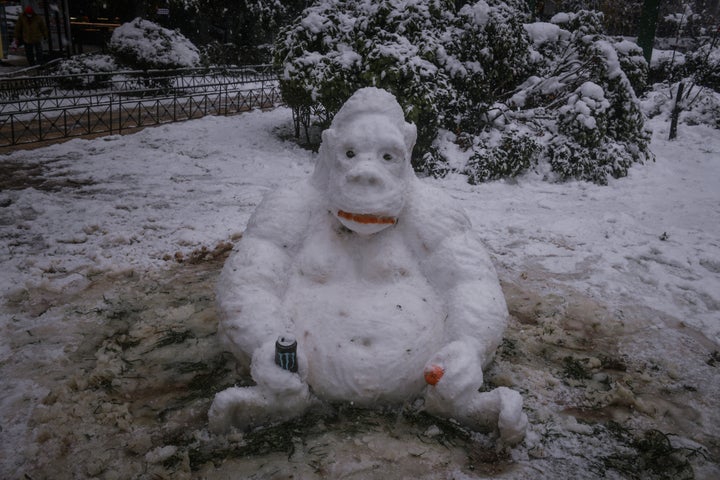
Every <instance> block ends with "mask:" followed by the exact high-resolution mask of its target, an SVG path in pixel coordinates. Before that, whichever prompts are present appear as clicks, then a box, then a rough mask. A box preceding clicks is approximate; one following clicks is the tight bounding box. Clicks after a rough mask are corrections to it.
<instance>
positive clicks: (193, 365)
mask: <svg viewBox="0 0 720 480" xmlns="http://www.w3.org/2000/svg"><path fill="white" fill-rule="evenodd" d="M650 126H651V127H652V128H653V130H654V138H653V144H652V150H653V152H654V153H655V154H656V156H657V160H656V162H655V163H651V164H648V165H645V166H635V167H633V168H632V169H631V171H630V175H629V177H628V178H624V179H620V180H614V181H611V182H610V185H609V186H607V187H600V186H595V185H592V184H586V183H575V182H571V183H566V184H549V183H547V182H544V181H542V180H541V179H540V178H539V174H529V175H528V176H526V177H524V178H521V179H519V180H518V181H516V182H494V183H489V184H483V185H478V186H472V185H469V184H467V183H466V182H465V181H464V178H463V177H462V176H460V175H458V176H451V177H449V178H446V179H442V180H433V179H425V180H423V181H427V182H431V183H433V184H435V185H437V186H440V187H441V188H443V189H445V190H446V191H447V192H448V193H449V194H450V195H451V196H453V197H455V198H456V199H458V200H459V201H460V202H461V203H462V204H463V206H464V208H465V209H466V210H467V212H468V213H469V214H470V216H471V219H472V221H473V223H474V225H475V228H476V229H477V230H478V231H479V232H480V235H481V236H482V238H483V240H484V241H485V243H486V246H487V248H488V249H489V251H490V253H491V255H492V257H493V261H494V262H495V265H496V267H497V269H498V273H499V275H500V279H501V282H502V285H503V290H504V293H505V296H506V298H507V301H508V306H509V309H510V312H511V315H512V318H511V322H510V327H509V328H508V330H507V332H506V335H505V339H504V341H503V344H502V346H501V348H500V350H499V351H498V354H497V357H496V361H495V363H494V365H493V367H492V368H491V370H490V371H489V373H488V376H487V377H488V378H487V380H488V387H493V386H509V387H511V388H513V389H516V390H518V391H520V392H521V393H522V394H523V398H524V401H525V408H526V412H527V414H528V417H529V419H530V427H529V431H528V436H527V438H526V440H525V442H524V443H522V444H520V445H519V446H517V447H515V448H512V449H497V448H495V443H494V439H493V438H491V437H487V436H483V435H479V434H473V433H470V432H467V431H464V430H463V429H462V428H460V427H458V426H456V425H454V424H452V423H450V422H445V421H441V420H438V419H435V418H432V417H428V416H425V415H422V414H418V413H417V412H414V411H413V410H412V409H410V408H408V409H405V410H402V411H365V410H360V409H355V408H353V407H352V406H350V405H334V406H329V407H328V408H327V411H322V412H315V413H313V414H311V415H309V416H306V417H303V418H300V419H298V420H295V421H293V422H291V423H290V424H286V425H281V426H278V427H276V428H271V429H267V430H264V431H261V432H256V433H253V434H239V433H231V434H228V435H212V434H210V433H209V432H208V430H207V409H208V407H209V404H210V402H211V401H212V398H213V395H214V394H215V393H216V392H217V391H220V390H222V389H223V388H226V387H228V386H231V385H234V384H240V385H242V384H246V383H247V382H248V381H249V376H248V374H247V371H246V370H245V369H243V368H242V366H238V365H236V363H235V361H234V360H233V359H232V357H231V356H230V355H228V354H226V353H224V352H222V351H221V349H220V348H219V346H218V343H217V338H216V335H215V333H216V329H217V319H216V311H215V304H214V293H213V288H214V283H215V282H216V280H217V276H218V274H219V271H220V268H221V266H222V263H223V261H224V260H225V258H226V256H227V254H228V251H229V249H230V248H231V247H232V245H233V244H234V243H236V242H237V241H239V240H240V238H241V236H242V232H243V230H244V226H245V223H246V221H247V219H248V217H249V215H250V214H251V213H252V211H253V210H254V208H255V206H256V205H257V203H258V202H259V201H260V199H261V198H262V195H263V194H264V193H265V192H267V191H268V190H270V189H272V188H274V187H276V186H277V185H280V184H283V183H286V182H288V181H291V180H295V179H299V178H302V177H304V176H307V175H310V173H311V172H312V170H313V166H314V160H315V154H313V153H312V152H309V151H307V150H304V149H302V148H300V147H298V146H297V145H296V144H295V143H294V142H293V141H292V139H291V138H290V137H291V131H292V128H291V127H292V124H291V115H290V112H289V111H288V110H285V109H278V110H275V111H273V112H266V113H261V112H252V113H249V114H246V115H241V116H237V117H231V118H215V117H210V118H204V119H201V120H196V121H192V122H187V123H183V124H177V125H172V126H162V127H157V128H151V129H146V130H144V131H142V132H140V133H137V134H134V135H128V136H111V137H104V138H99V139H94V140H73V141H70V142H67V143H64V144H59V145H54V146H51V147H47V148H42V149H37V150H32V151H17V152H14V153H12V154H9V155H5V156H3V157H0V172H2V175H0V189H1V191H0V239H1V241H0V262H1V263H2V270H1V273H0V292H1V294H2V297H3V298H2V306H1V307H0V379H2V385H3V390H4V393H3V396H2V397H1V398H0V415H1V420H2V421H1V425H2V429H0V477H3V478H22V477H25V476H26V478H87V477H97V478H108V479H110V478H289V476H290V475H294V478H309V479H311V478H333V479H334V478H427V479H436V478H437V479H450V478H454V479H458V480H462V479H468V478H485V477H487V476H493V477H494V478H633V477H635V478H637V477H640V478H699V479H703V478H718V477H719V476H720V462H719V461H718V458H720V435H719V433H718V432H720V401H719V400H718V398H720V346H719V344H720V188H718V179H720V161H719V160H718V159H720V135H718V131H717V130H712V129H709V128H706V127H701V126H695V127H689V126H684V125H683V126H681V129H680V138H679V139H678V140H676V141H674V142H669V141H666V140H665V138H666V137H667V128H668V126H667V124H666V123H662V122H660V121H657V120H653V121H652V122H651V124H650Z"/></svg>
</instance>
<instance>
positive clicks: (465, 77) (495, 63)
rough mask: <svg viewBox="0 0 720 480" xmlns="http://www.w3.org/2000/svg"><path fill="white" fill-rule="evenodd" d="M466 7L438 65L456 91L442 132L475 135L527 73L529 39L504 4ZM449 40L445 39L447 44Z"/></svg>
mask: <svg viewBox="0 0 720 480" xmlns="http://www.w3.org/2000/svg"><path fill="white" fill-rule="evenodd" d="M494 3H497V5H496V6H491V5H490V4H489V3H486V2H476V3H474V4H469V5H465V6H464V7H463V8H462V9H460V11H459V12H458V14H457V16H456V20H455V25H454V27H453V28H452V29H451V30H450V32H449V35H446V36H445V37H444V38H445V39H446V41H445V42H444V43H445V45H444V51H443V53H444V55H442V56H441V57H440V58H439V63H440V65H441V66H442V67H443V69H444V70H445V71H447V72H448V74H449V76H450V78H451V79H452V83H453V87H454V91H453V95H452V102H451V104H450V109H449V112H448V115H447V120H448V121H447V122H445V124H444V126H445V127H446V128H450V129H454V130H461V131H468V132H473V133H477V132H479V131H480V130H482V128H483V127H484V123H485V122H484V121H483V117H484V115H485V114H486V113H487V111H488V109H489V108H490V105H492V104H493V103H494V102H495V101H496V99H497V98H498V97H501V96H502V95H504V94H506V93H507V92H509V91H512V90H513V89H514V88H515V87H516V86H517V85H518V84H519V83H520V82H521V81H522V80H524V79H525V78H527V76H528V74H529V73H530V71H531V70H530V40H529V38H528V35H527V34H526V32H525V30H524V29H523V25H522V20H523V17H522V16H520V15H518V10H515V9H512V8H510V7H509V6H508V5H507V4H506V3H505V2H494ZM447 40H449V41H447Z"/></svg>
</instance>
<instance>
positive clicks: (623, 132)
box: [513, 11, 652, 183]
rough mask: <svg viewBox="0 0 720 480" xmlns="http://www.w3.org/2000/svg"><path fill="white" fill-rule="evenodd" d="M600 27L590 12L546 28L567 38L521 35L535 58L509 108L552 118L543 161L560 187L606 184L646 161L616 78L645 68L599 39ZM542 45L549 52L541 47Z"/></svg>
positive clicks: (626, 93) (635, 109) (615, 44)
mask: <svg viewBox="0 0 720 480" xmlns="http://www.w3.org/2000/svg"><path fill="white" fill-rule="evenodd" d="M601 19H602V17H601V15H600V14H598V13H595V12H586V11H581V12H578V13H577V14H558V15H556V16H555V17H553V19H552V23H553V24H555V25H556V26H557V27H558V28H560V29H561V31H563V30H564V31H565V32H567V33H561V32H556V31H555V30H554V29H553V28H552V27H547V30H549V31H550V32H554V33H553V34H548V33H547V32H544V29H542V28H540V29H538V28H536V29H535V30H532V29H529V32H530V33H531V36H533V40H534V45H535V46H536V48H537V47H540V48H537V50H538V53H540V54H541V55H543V58H542V59H541V60H539V61H538V65H540V68H539V69H538V72H537V74H536V77H534V78H531V80H530V81H529V82H527V83H526V84H525V85H523V88H521V90H520V92H519V93H518V94H516V95H515V96H514V97H513V103H514V104H516V105H518V106H520V107H523V108H527V109H530V110H532V109H534V108H538V107H541V108H542V110H541V111H542V114H543V116H547V114H548V112H549V111H550V112H552V113H554V122H550V123H554V125H549V126H548V127H547V129H548V130H549V131H553V132H554V135H553V136H552V138H551V139H550V142H549V144H548V149H547V154H548V159H549V162H550V166H551V167H552V170H553V171H554V172H555V173H556V174H557V175H559V177H560V178H561V179H567V178H578V179H583V180H590V181H593V182H596V183H606V182H607V179H608V178H609V177H615V178H618V177H622V176H625V175H626V174H627V170H628V168H629V167H630V166H631V165H632V164H633V163H636V162H644V161H645V160H647V159H650V158H652V154H651V152H650V150H649V148H648V145H649V142H650V134H649V132H648V131H646V129H645V119H644V116H643V114H642V112H641V109H640V103H639V101H638V99H637V97H636V95H635V90H634V89H633V85H632V83H631V81H630V79H629V78H628V75H627V74H626V73H625V71H624V70H623V66H624V65H625V66H626V68H628V69H629V70H630V72H631V73H632V74H633V75H641V72H644V69H645V68H646V66H645V65H646V64H645V61H644V60H643V59H642V58H641V57H640V56H639V52H637V51H636V50H635V49H633V48H629V46H628V45H627V44H626V43H625V42H619V41H615V40H613V39H611V38H610V37H608V36H606V35H604V34H602V33H601V32H602V21H601ZM566 29H567V30H566ZM533 34H534V35H533ZM547 42H552V43H555V45H552V46H544V45H543V44H544V43H547ZM546 52H550V54H551V55H550V56H548V55H547V53H546ZM555 52H561V54H560V55H556V54H555ZM638 83H640V82H639V80H638ZM524 116H525V117H527V116H528V112H526V113H525V114H524ZM544 122H545V123H547V119H546V120H545V121H544Z"/></svg>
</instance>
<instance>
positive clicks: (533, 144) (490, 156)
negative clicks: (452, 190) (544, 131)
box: [464, 130, 542, 185]
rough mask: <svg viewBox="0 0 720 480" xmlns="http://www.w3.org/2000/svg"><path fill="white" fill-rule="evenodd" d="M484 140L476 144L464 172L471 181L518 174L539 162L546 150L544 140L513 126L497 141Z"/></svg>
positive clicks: (474, 182)
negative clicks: (543, 151)
mask: <svg viewBox="0 0 720 480" xmlns="http://www.w3.org/2000/svg"><path fill="white" fill-rule="evenodd" d="M492 143H493V142H492V141H483V140H481V141H480V143H479V144H478V145H476V146H473V149H472V150H473V154H472V156H471V157H470V159H469V160H468V162H467V166H466V167H465V171H464V173H466V174H467V176H468V182H470V183H471V184H473V185H474V184H476V183H481V182H487V181H489V180H497V179H500V178H507V177H516V176H518V175H520V174H522V173H524V172H526V171H527V170H528V169H530V168H531V167H532V166H533V165H536V164H537V163H538V159H539V156H540V154H541V152H542V146H541V145H540V143H539V142H538V141H537V140H536V139H535V138H533V137H532V136H530V135H529V134H527V133H520V132H517V131H514V130H510V131H508V132H506V133H504V134H503V135H502V136H501V137H500V139H499V142H496V143H497V144H495V145H492Z"/></svg>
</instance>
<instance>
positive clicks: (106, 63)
mask: <svg viewBox="0 0 720 480" xmlns="http://www.w3.org/2000/svg"><path fill="white" fill-rule="evenodd" d="M117 70H118V65H117V63H116V62H115V59H114V58H113V57H112V56H110V55H106V54H96V53H84V54H81V55H75V56H74V57H70V58H68V59H65V60H63V61H61V62H60V63H59V64H58V66H57V69H56V71H55V73H56V74H57V75H59V76H60V82H61V84H62V85H63V86H64V87H66V88H90V87H96V86H100V85H101V84H102V83H103V80H105V79H107V78H108V76H107V75H102V76H97V75H96V74H98V73H101V74H102V73H105V74H107V73H111V72H114V71H117Z"/></svg>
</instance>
